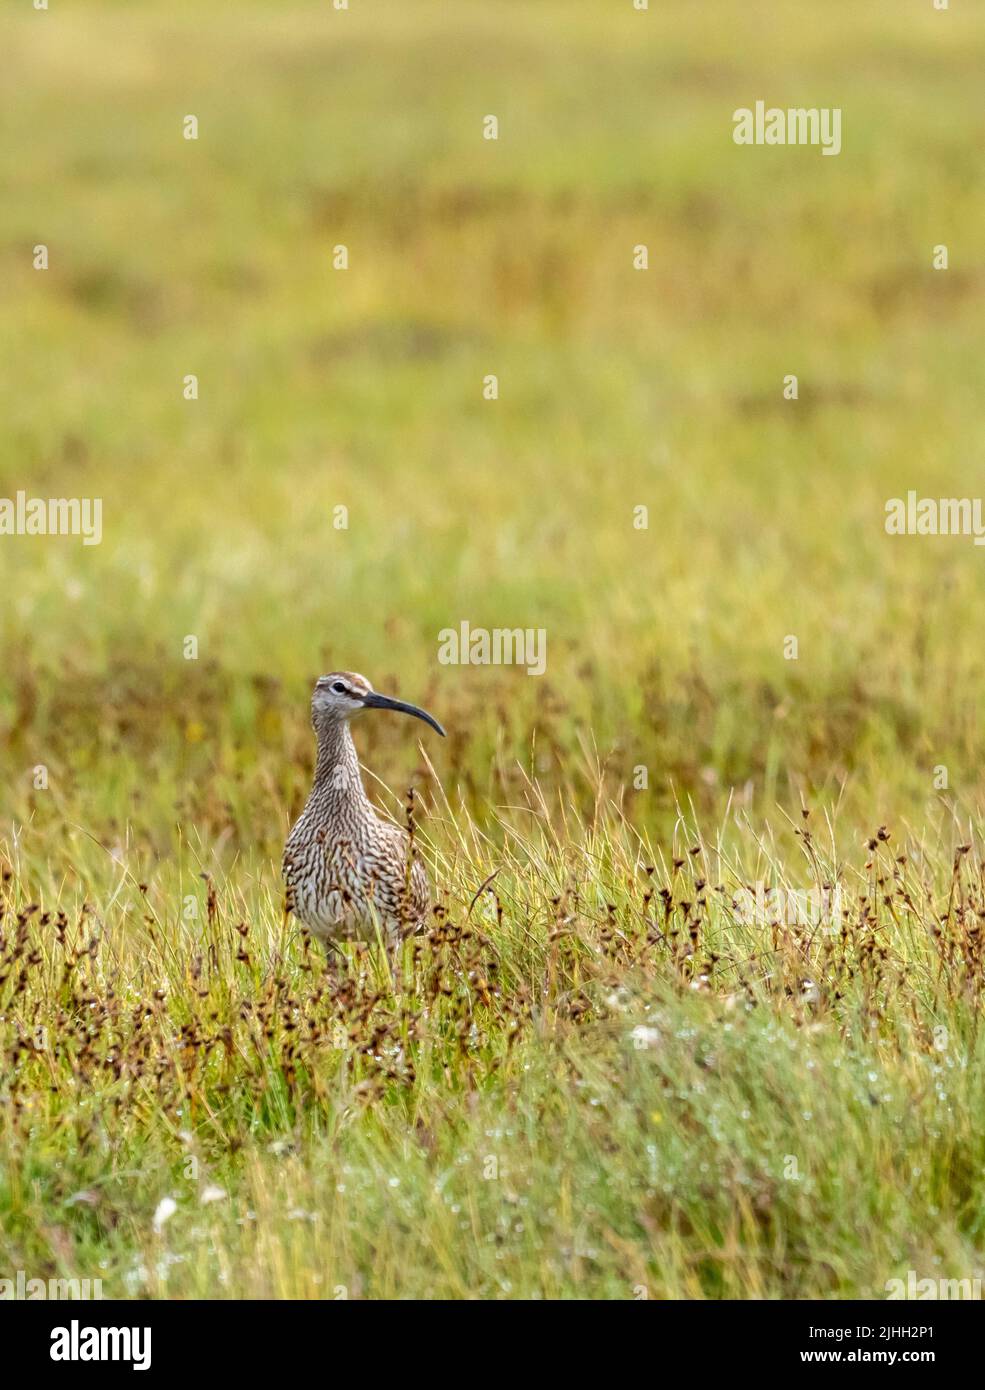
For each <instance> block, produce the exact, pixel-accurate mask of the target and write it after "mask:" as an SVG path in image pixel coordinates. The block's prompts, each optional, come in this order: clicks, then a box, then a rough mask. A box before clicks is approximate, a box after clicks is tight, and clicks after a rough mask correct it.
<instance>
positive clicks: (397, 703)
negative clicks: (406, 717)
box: [363, 690, 445, 738]
mask: <svg viewBox="0 0 985 1390" xmlns="http://www.w3.org/2000/svg"><path fill="white" fill-rule="evenodd" d="M363 704H364V705H365V706H366V708H367V709H395V710H398V711H399V713H400V714H412V715H413V716H414V718H415V719H423V720H424V722H425V724H430V725H431V728H432V729H436V730H437V732H438V733H439V734H440V735H441V737H442V738H444V737H445V731H444V729H443V728H442V727H441V725H440V724H439V723H438V721H437V719H434V718H432V716H431V715H430V714H428V712H427V710H426V709H419V708H418V706H417V705H408V704H406V703H405V702H404V701H403V700H391V699H390V697H389V695H377V693H376V691H375V690H374V691H373V692H372V693H371V694H369V695H364V696H363Z"/></svg>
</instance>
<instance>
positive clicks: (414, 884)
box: [283, 671, 444, 947]
mask: <svg viewBox="0 0 985 1390" xmlns="http://www.w3.org/2000/svg"><path fill="white" fill-rule="evenodd" d="M363 709H395V710H400V711H401V712H403V713H404V714H413V715H415V716H416V717H417V718H418V719H423V720H424V721H425V722H426V723H428V724H430V725H431V726H432V727H433V728H435V729H437V731H438V733H440V734H444V730H443V729H442V727H441V725H440V724H438V723H437V722H436V721H435V720H434V719H432V717H431V716H430V715H429V714H427V713H426V712H425V711H424V710H422V709H418V708H417V706H416V705H407V704H404V703H403V702H402V701H400V700H391V699H390V698H389V697H388V696H385V695H377V694H376V692H375V691H374V690H373V687H372V686H371V685H370V683H369V681H368V680H366V678H365V677H364V676H360V675H357V674H356V673H355V672H352V671H335V672H333V673H332V674H331V675H328V676H322V677H321V679H320V680H319V681H318V682H317V684H316V686H315V691H314V695H313V696H312V701H311V723H312V726H313V728H314V730H315V734H316V735H317V738H318V757H317V761H316V763H315V778H314V784H313V785H312V788H311V793H310V795H309V797H308V800H307V803H306V805H305V808H304V810H303V811H302V812H301V815H300V816H299V817H298V820H297V821H296V822H295V824H294V826H293V827H292V829H291V833H290V835H289V836H288V837H287V844H286V845H285V846H284V863H283V874H284V884H285V887H286V889H287V908H288V911H290V912H293V913H294V914H295V916H296V917H298V918H299V920H300V921H301V922H303V923H304V925H305V926H306V927H307V928H308V929H309V930H310V931H311V932H313V933H314V935H316V936H318V937H319V938H321V939H322V940H324V941H328V942H330V941H345V940H352V939H357V940H363V941H375V940H377V939H378V936H382V938H383V941H384V942H385V943H386V945H387V946H390V947H393V946H394V945H396V944H397V943H398V942H399V941H400V940H402V938H403V937H404V936H407V935H409V934H410V933H411V932H414V931H416V930H417V929H418V927H419V926H420V924H421V922H422V921H423V919H424V917H425V915H426V913H427V909H428V902H429V896H430V895H429V890H428V880H427V872H426V871H425V868H424V865H423V864H422V863H421V861H420V859H419V858H417V856H416V855H414V854H413V853H412V846H411V842H410V837H409V835H408V834H407V831H406V830H404V829H402V828H401V827H400V826H399V825H394V824H392V822H390V821H386V820H383V819H382V818H381V817H380V816H378V815H377V813H376V811H375V810H374V809H373V806H372V803H371V802H370V800H369V797H368V796H367V795H366V792H365V790H364V788H363V783H362V777H361V776H360V772H359V760H358V758H357V757H356V748H355V744H354V743H353V741H352V734H351V733H350V731H349V720H350V719H351V718H352V716H353V715H354V714H357V713H359V712H360V711H361V710H363Z"/></svg>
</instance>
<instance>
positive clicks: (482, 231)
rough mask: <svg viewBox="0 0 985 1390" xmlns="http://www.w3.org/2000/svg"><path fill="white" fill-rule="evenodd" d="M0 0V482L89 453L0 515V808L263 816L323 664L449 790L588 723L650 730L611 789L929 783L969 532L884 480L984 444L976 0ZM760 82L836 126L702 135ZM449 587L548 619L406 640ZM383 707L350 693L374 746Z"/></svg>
mask: <svg viewBox="0 0 985 1390" xmlns="http://www.w3.org/2000/svg"><path fill="white" fill-rule="evenodd" d="M0 24H2V44H0V48H2V53H3V67H4V82H3V84H2V91H0V109H2V119H3V127H4V132H5V138H4V140H3V142H2V144H0V184H2V187H3V198H2V200H0V283H2V286H3V293H2V296H0V353H2V359H3V363H4V370H3V372H2V377H0V392H2V395H0V420H2V430H0V438H2V446H0V495H3V496H13V494H14V492H15V491H16V490H17V489H20V488H23V489H25V490H26V491H27V492H28V493H29V494H30V495H42V496H48V495H51V496H65V495H68V496H81V495H85V496H100V497H102V498H103V528H104V539H103V543H102V545H101V546H99V547H92V548H86V547H83V546H82V545H81V543H80V541H79V540H77V539H72V538H56V539H46V540H40V539H36V538H21V537H13V538H11V537H3V538H0V594H2V604H0V608H2V617H0V624H2V652H3V662H2V668H0V757H2V761H3V777H2V787H3V791H2V793H0V795H2V797H3V802H4V806H3V810H4V818H5V820H6V822H7V825H8V826H9V824H10V818H11V817H12V818H13V820H14V821H15V822H20V821H23V820H27V819H31V820H33V823H34V826H35V829H36V831H38V832H39V833H40V832H42V831H43V830H44V827H45V826H46V825H48V826H51V827H55V826H57V825H58V824H60V823H62V822H64V820H65V819H66V818H67V819H71V820H74V821H76V822H79V823H81V824H84V825H85V826H86V827H87V828H88V829H90V830H91V831H92V833H94V834H96V835H97V836H110V835H112V834H113V833H115V829H116V827H117V826H118V824H119V823H120V822H121V821H123V820H125V819H129V820H131V821H136V822H137V823H138V824H139V826H140V827H141V832H142V833H143V834H144V835H145V836H146V837H147V839H148V843H149V844H150V845H153V846H155V847H156V849H157V851H158V852H164V851H165V848H166V845H167V837H168V835H169V834H170V827H171V826H172V825H173V822H174V820H175V819H176V817H177V818H180V819H182V820H183V821H185V822H186V823H188V822H191V823H193V824H194V825H195V826H196V827H197V828H198V829H199V830H200V831H201V833H202V834H203V835H205V836H207V837H212V838H215V836H216V835H218V834H220V833H222V832H223V831H225V833H226V836H227V840H229V841H231V842H232V844H233V845H234V846H236V845H239V844H242V843H244V842H251V843H254V844H259V845H260V846H261V847H262V849H263V850H264V852H268V851H269V853H270V854H271V855H275V854H276V853H277V852H278V849H279V843H280V839H281V836H282V833H283V830H284V827H285V825H286V820H287V816H288V814H289V812H290V811H291V810H296V808H297V805H298V804H299V800H300V798H301V797H302V796H303V793H304V789H305V783H306V778H307V775H308V769H309V767H310V758H311V736H310V731H309V729H308V726H307V701H308V684H309V682H310V680H311V679H312V678H313V677H314V676H315V675H317V674H318V673H319V672H321V671H322V670H326V669H332V668H336V667H346V668H350V669H355V670H361V671H364V672H365V673H366V674H367V675H369V677H370V678H371V679H372V680H373V681H374V683H375V684H376V685H377V686H381V687H384V688H387V689H390V690H399V691H400V692H401V693H403V694H404V695H405V696H406V697H408V698H410V699H413V700H416V701H420V702H421V703H424V704H427V705H428V707H429V708H432V709H433V710H434V711H435V713H436V714H437V715H438V717H439V718H441V720H442V721H443V722H444V723H445V724H446V726H447V727H448V728H449V732H450V737H449V740H448V742H447V744H445V745H441V747H440V748H437V749H433V750H431V751H432V753H433V756H434V758H435V764H436V767H437V770H438V772H439V774H440V775H441V776H442V778H443V780H444V782H445V786H446V789H447V791H448V793H449V795H450V796H452V797H454V796H455V795H456V794H457V793H458V792H461V794H462V795H463V796H464V797H465V799H466V800H467V801H468V802H469V803H470V804H471V805H473V806H475V807H480V808H481V806H482V805H483V804H484V803H485V802H486V801H487V799H492V800H494V801H503V800H507V801H508V800H509V799H510V796H511V791H512V783H513V781H514V779H515V777H516V776H517V775H518V774H517V773H516V771H515V763H516V761H519V762H520V763H521V764H522V765H523V766H524V767H525V768H527V769H528V770H529V771H532V772H534V773H536V775H537V776H538V777H539V778H540V779H541V780H542V781H543V782H545V784H547V785H548V786H549V787H550V786H553V785H555V784H556V785H558V786H564V787H566V788H567V791H568V794H569V795H571V796H573V797H575V798H576V799H577V798H585V799H587V798H589V797H591V796H592V795H594V790H593V788H594V779H593V777H592V776H591V775H590V768H591V764H592V762H593V760H594V758H595V757H596V756H597V757H598V758H600V759H601V760H603V761H604V762H605V764H606V777H607V779H608V782H609V785H610V786H611V788H612V791H613V794H614V795H618V794H619V792H618V789H619V787H620V786H621V785H626V784H630V785H631V778H632V771H633V768H634V767H637V766H640V765H643V766H645V767H646V768H647V769H648V772H649V779H650V787H649V790H648V791H646V792H633V791H629V792H627V794H626V800H625V807H626V811H627V813H628V814H629V815H630V816H632V817H633V818H634V819H635V820H637V821H639V822H641V823H644V822H645V823H646V824H648V825H650V826H652V827H654V828H655V829H657V830H658V831H659V830H660V829H661V828H663V827H665V826H666V825H667V824H668V823H669V818H671V817H672V816H673V814H674V811H673V801H674V791H675V789H676V792H677V794H678V795H680V796H683V797H691V798H692V799H693V800H694V803H695V805H696V807H697V809H698V810H699V812H704V813H706V814H711V815H716V814H717V813H718V812H720V810H721V808H723V807H724V806H725V804H726V800H727V798H728V796H729V794H730V791H731V790H732V789H735V796H736V797H737V798H738V800H739V801H740V802H741V803H742V804H744V805H747V806H748V807H749V808H750V810H751V811H753V812H756V811H757V810H762V809H764V808H769V807H771V806H772V805H774V804H775V802H777V801H779V802H781V803H783V804H790V805H795V804H799V801H800V798H801V796H804V797H807V798H809V799H811V800H812V801H813V802H815V803H816V802H818V801H820V802H826V803H831V804H833V803H834V802H836V801H838V800H839V798H840V801H841V803H842V807H843V813H844V808H845V806H846V805H847V806H850V807H851V808H852V809H851V815H850V816H849V817H848V825H849V826H850V827H851V828H852V833H853V834H854V833H855V829H856V828H857V827H861V826H864V827H865V828H866V829H868V828H870V826H871V825H872V824H874V823H877V822H878V820H880V819H884V818H886V817H887V816H897V817H898V816H917V815H919V814H920V813H921V811H922V810H923V809H924V808H925V807H926V805H927V803H928V801H929V800H930V799H931V798H933V797H934V796H935V794H936V793H935V791H934V786H933V776H934V773H933V769H934V767H935V766H937V765H940V764H944V765H946V766H947V768H948V779H949V791H950V792H951V793H952V794H953V793H957V794H958V795H959V796H962V797H967V798H968V799H969V800H970V801H975V800H977V799H978V796H979V793H980V791H981V789H982V785H983V778H982V769H981V764H982V759H981V753H982V749H983V736H982V729H983V718H982V716H983V706H985V696H983V684H985V682H983V668H985V662H983V655H982V643H981V640H980V636H979V632H978V628H977V622H978V620H979V617H980V613H981V602H982V598H983V595H985V555H983V554H982V552H981V551H980V550H979V549H976V548H975V547H974V546H973V545H972V544H971V542H970V540H966V539H940V540H937V539H925V538H916V537H912V538H911V537H904V538H893V537H888V536H887V535H886V534H885V532H884V526H883V518H884V505H885V502H886V499H887V498H889V497H892V496H899V495H904V494H905V492H906V490H907V489H908V488H914V489H916V490H917V491H918V492H919V493H922V494H927V495H930V496H942V495H946V496H971V497H974V496H977V495H980V494H981V491H982V486H983V484H982V478H983V472H982V459H983V442H985V440H983V424H982V408H981V407H982V383H981V362H982V356H983V354H982V347H983V322H985V320H983V314H982V308H983V287H985V273H983V262H982V245H983V233H985V218H983V213H985V187H983V184H982V180H981V167H980V166H981V150H982V147H983V136H985V114H983V107H982V102H981V73H982V64H983V58H985V16H983V14H982V11H981V9H980V8H975V7H972V6H971V5H966V4H962V3H957V4H955V5H954V6H953V7H952V9H951V10H950V11H948V12H946V13H941V12H936V11H935V10H934V9H933V7H932V4H931V0H891V2H890V0H883V2H880V3H866V4H864V5H860V4H858V3H857V0H826V3H825V4H823V5H820V4H806V3H803V2H802V0H801V2H800V3H789V2H788V3H776V2H775V0H769V3H765V2H764V0H744V2H743V3H741V4H738V3H734V0H729V2H728V3H725V2H724V0H701V2H700V3H694V2H693V0H692V3H689V4H687V5H669V4H665V3H659V2H658V0H654V3H652V4H651V8H650V9H649V10H648V11H646V12H639V11H636V10H634V9H633V7H632V4H631V3H630V0H619V3H615V0H611V2H610V3H601V0H595V2H594V3H590V0H568V3H565V4H560V3H552V2H551V0H538V2H537V3H528V4H521V3H513V2H512V0H500V3H498V4H496V5H488V4H480V3H478V0H461V2H460V3H458V4H456V5H454V6H450V5H447V4H438V3H427V2H423V3H412V4H407V3H398V0H381V2H380V3H369V0H352V3H351V6H350V8H349V10H347V11H341V12H340V11H336V10H334V9H333V8H332V6H331V5H330V4H329V3H328V0H318V3H298V2H296V0H287V2H286V3H285V0H280V3H276V4H275V3H273V0H263V3H252V2H251V0H238V3H236V4H226V3H220V4H209V5H206V6H203V5H201V4H193V3H183V0H167V3H164V0H143V2H142V3H141V4H140V5H139V6H137V5H133V4H122V3H120V4H113V3H105V2H101V0H87V3H86V4H84V5H76V4H69V3H65V2H64V0H52V6H51V9H50V10H49V11H48V12H47V13H38V12H34V11H33V10H32V9H31V7H30V5H29V4H28V3H27V0H25V2H24V3H23V4H20V5H13V4H7V5H6V6H5V7H4V13H3V16H2V20H0ZM759 99H762V100H765V101H766V102H767V103H768V104H775V105H780V106H785V105H788V104H789V105H803V106H811V105H816V106H838V107H841V108H842V109H843V112H844V118H843V119H844V135H843V141H844V148H843V151H842V153H841V154H840V156H838V157H837V158H823V157H822V156H821V154H820V151H819V150H818V149H810V148H796V147H795V148H768V149H767V148H751V149H750V148H739V147H737V146H736V145H735V144H734V143H733V141H732V138H731V135H732V113H733V111H734V109H735V108H737V107H740V106H752V105H753V104H754V103H755V101H756V100H759ZM189 114H194V115H195V116H197V118H198V121H199V125H200V134H199V139H198V140H197V141H194V142H193V141H187V140H185V139H184V138H182V123H183V120H184V117H185V116H186V115H189ZM487 114H495V115H497V117H498V119H499V123H500V136H499V139H498V141H496V142H492V141H487V140H483V138H482V122H483V117H484V116H486V115H487ZM38 243H45V244H46V245H47V246H48V247H49V254H50V269H49V270H48V271H47V272H45V273H41V272H38V271H35V270H34V269H33V268H32V248H33V247H34V246H35V245H36V244H38ZM340 243H341V244H344V245H346V246H347V248H348V253H349V268H348V270H346V271H344V272H343V271H337V270H334V269H333V266H332V253H333V247H335V246H336V245H337V244H340ZM940 243H945V244H947V246H948V249H949V255H950V268H949V269H948V270H947V271H946V272H935V271H934V270H933V269H932V264H931V262H932V251H933V247H934V246H935V245H937V244H940ZM637 244H645V245H646V246H647V247H648V252H649V269H648V270H647V271H645V272H640V271H636V270H634V269H633V247H634V246H636V245H637ZM190 373H194V374H195V375H197V377H198V379H199V383H200V398H199V399H198V400H197V401H186V400H185V399H183V395H182V383H183V378H184V377H185V376H186V375H187V374H190ZM488 373H495V374H496V375H497V376H498V378H499V383H500V398H499V400H497V401H494V402H490V401H485V400H484V399H483V397H482V381H483V378H484V376H486V374H488ZM788 373H795V374H797V376H798V377H799V381H800V399H799V400H798V401H797V402H788V401H784V399H783V397H782V382H783V377H784V376H785V375H786V374H788ZM339 505H344V506H346V507H347V508H348V512H349V527H348V530H342V531H340V530H336V529H335V528H334V527H333V524H332V521H333V508H335V507H336V506H339ZM639 505H646V506H647V507H648V508H649V515H650V525H649V529H648V530H645V531H640V530H636V529H634V527H633V509H634V507H637V506H639ZM462 620H468V621H469V622H470V623H471V624H472V625H473V626H476V625H482V626H486V627H515V626H521V627H535V628H541V627H542V628H545V629H546V630H547V634H548V671H547V674H546V676H544V677H543V678H541V679H533V678H530V677H527V676H526V675H525V674H524V673H523V672H522V671H519V670H514V669H509V668H495V667H485V668H484V667H442V666H440V665H439V664H438V662H437V649H438V638H437V634H438V632H439V630H440V629H441V628H444V627H447V626H454V625H457V624H458V623H459V622H461V621H462ZM188 634H194V635H196V636H197V638H198V640H199V652H200V655H199V660H198V661H197V662H189V661H186V660H184V658H183V654H182V652H183V645H182V644H183V639H184V638H185V636H186V635H188ZM788 635H795V636H796V637H797V639H798V643H799V656H798V659H797V660H796V661H787V660H785V659H784V655H783V651H784V639H785V638H786V637H787V636H788ZM415 733H416V731H415ZM415 744H416V738H408V736H407V730H406V728H403V727H401V728H399V729H397V728H394V727H393V723H392V721H376V722H375V723H373V725H372V727H371V726H370V721H368V720H367V721H364V726H363V731H362V735H361V740H360V746H361V751H363V752H364V754H365V757H366V761H367V763H368V764H369V765H370V766H371V767H373V768H374V770H376V771H378V772H379V773H380V774H381V775H382V776H383V777H385V778H387V779H388V780H392V781H393V783H394V785H396V786H397V787H400V786H402V785H405V784H406V778H407V777H408V775H409V774H410V773H412V772H413V770H414V768H415V760H416V757H417V754H416V753H415V748H414V745H415ZM39 762H43V763H44V764H46V765H47V766H48V767H49V770H50V777H51V787H50V791H49V793H37V792H35V791H34V790H33V787H32V772H31V769H32V767H33V766H34V765H35V764H37V763H39ZM47 850H48V854H49V858H50V857H51V856H55V857H57V853H58V850H57V847H56V845H55V844H54V843H52V844H50V845H48V846H47Z"/></svg>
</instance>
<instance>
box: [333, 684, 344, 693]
mask: <svg viewBox="0 0 985 1390" xmlns="http://www.w3.org/2000/svg"><path fill="white" fill-rule="evenodd" d="M332 689H333V690H334V691H335V693H336V695H344V694H345V685H344V684H343V682H342V681H333V683H332Z"/></svg>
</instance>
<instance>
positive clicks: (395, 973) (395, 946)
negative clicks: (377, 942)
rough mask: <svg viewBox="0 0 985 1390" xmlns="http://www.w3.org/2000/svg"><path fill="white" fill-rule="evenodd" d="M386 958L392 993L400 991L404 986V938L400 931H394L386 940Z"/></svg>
mask: <svg viewBox="0 0 985 1390" xmlns="http://www.w3.org/2000/svg"><path fill="white" fill-rule="evenodd" d="M387 959H388V961H389V963H390V978H391V980H392V981H393V989H394V993H400V992H401V991H402V990H403V987H404V938H403V935H402V934H401V933H400V932H394V933H393V935H392V936H391V937H390V940H389V941H388V942H387Z"/></svg>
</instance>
